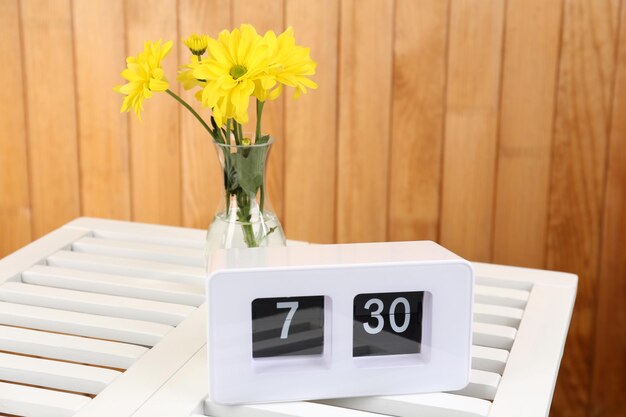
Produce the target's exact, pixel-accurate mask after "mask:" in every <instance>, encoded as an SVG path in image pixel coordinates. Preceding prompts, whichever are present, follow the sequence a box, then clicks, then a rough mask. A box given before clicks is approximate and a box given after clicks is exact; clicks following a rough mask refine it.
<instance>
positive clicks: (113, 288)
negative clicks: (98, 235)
mask: <svg viewBox="0 0 626 417" xmlns="http://www.w3.org/2000/svg"><path fill="white" fill-rule="evenodd" d="M22 281H23V282H26V283H28V284H36V285H45V286H47V287H56V288H66V289H69V290H77V291H84V292H94V293H98V294H110V295H120V296H126V297H134V298H141V299H144V300H154V301H164V302H167V303H176V304H184V305H190V306H194V307H198V306H199V305H200V304H202V303H203V302H204V288H203V287H202V286H198V285H188V284H180V283H178V282H168V281H163V280H156V279H146V278H135V277H128V276H124V275H113V274H104V273H102V272H90V271H81V270H77V269H66V268H56V267H52V266H44V265H35V266H33V267H32V268H30V269H28V270H26V271H24V272H23V273H22Z"/></svg>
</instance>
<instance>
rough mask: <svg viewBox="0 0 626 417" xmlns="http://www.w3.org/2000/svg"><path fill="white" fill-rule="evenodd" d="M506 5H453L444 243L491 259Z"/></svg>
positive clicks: (474, 1) (471, 0)
mask: <svg viewBox="0 0 626 417" xmlns="http://www.w3.org/2000/svg"><path fill="white" fill-rule="evenodd" d="M503 24H504V1H502V0H494V1H482V0H458V1H453V2H452V8H451V13H450V40H449V55H448V84H447V102H446V126H445V145H444V166H443V185H442V189H443V191H442V193H443V195H442V207H441V237H440V238H441V242H442V244H443V245H444V246H446V247H448V248H449V249H451V250H453V251H456V252H457V253H459V254H460V255H462V256H464V257H467V258H469V259H471V260H474V261H488V260H489V259H490V257H491V247H492V222H493V199H494V180H495V168H496V148H497V147H496V145H497V131H498V106H499V95H500V67H501V60H502V32H503Z"/></svg>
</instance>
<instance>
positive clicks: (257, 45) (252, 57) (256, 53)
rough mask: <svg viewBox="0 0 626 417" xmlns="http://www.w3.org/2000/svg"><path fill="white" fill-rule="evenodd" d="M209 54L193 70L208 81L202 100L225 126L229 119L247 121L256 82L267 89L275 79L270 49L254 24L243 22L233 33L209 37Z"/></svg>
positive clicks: (197, 77) (220, 123) (196, 75)
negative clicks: (271, 73) (270, 72)
mask: <svg viewBox="0 0 626 417" xmlns="http://www.w3.org/2000/svg"><path fill="white" fill-rule="evenodd" d="M208 52H209V54H208V57H207V58H206V59H204V60H202V61H201V62H200V63H199V64H198V66H197V67H196V68H195V69H194V70H193V76H194V77H195V78H196V79H200V80H206V86H205V87H204V89H203V91H202V103H203V105H204V106H206V107H210V108H211V109H212V110H213V117H214V118H215V122H216V123H217V124H218V125H219V126H222V125H223V124H224V122H225V121H226V119H230V118H234V119H235V120H236V121H237V122H239V123H242V124H243V123H247V122H248V103H249V98H250V96H251V95H252V93H253V92H254V90H255V82H257V81H258V82H260V83H261V85H262V86H263V87H264V88H265V89H270V88H272V87H273V86H274V85H275V83H276V81H275V79H274V77H273V76H271V75H269V74H268V65H269V64H270V62H269V59H270V50H269V47H268V45H267V43H266V42H265V40H264V39H263V37H262V36H260V35H259V34H257V32H256V30H255V29H254V27H252V26H251V25H246V24H243V25H241V26H240V28H238V29H237V28H235V29H233V31H232V32H229V31H227V30H224V31H222V32H220V34H219V37H218V39H217V40H216V39H213V38H209V40H208Z"/></svg>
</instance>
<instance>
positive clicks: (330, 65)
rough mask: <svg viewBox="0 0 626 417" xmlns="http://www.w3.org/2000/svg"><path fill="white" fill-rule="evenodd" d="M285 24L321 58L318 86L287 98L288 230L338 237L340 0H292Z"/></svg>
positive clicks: (293, 234)
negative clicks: (303, 0) (296, 97)
mask: <svg viewBox="0 0 626 417" xmlns="http://www.w3.org/2000/svg"><path fill="white" fill-rule="evenodd" d="M286 25H287V26H293V28H294V32H295V36H296V40H297V42H298V44H300V45H306V46H307V47H310V48H311V51H312V52H311V54H312V58H313V59H314V60H315V61H316V62H317V63H318V66H317V73H316V75H315V76H313V77H312V78H313V79H314V80H315V81H316V82H317V83H318V85H319V88H318V89H317V90H314V91H310V92H309V94H307V95H304V96H301V97H300V98H299V99H298V100H293V99H292V95H293V93H292V91H291V89H289V91H288V92H287V98H286V103H285V151H286V153H285V220H286V221H285V224H284V226H285V229H286V230H288V231H289V236H290V238H291V239H307V240H309V241H311V242H318V243H332V242H334V240H335V204H336V203H335V192H336V187H335V185H336V183H335V178H336V170H337V158H336V156H337V46H338V45H337V39H338V31H339V3H337V2H336V1H335V0H324V1H318V2H302V1H299V0H288V1H287V3H286Z"/></svg>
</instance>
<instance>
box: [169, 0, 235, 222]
mask: <svg viewBox="0 0 626 417" xmlns="http://www.w3.org/2000/svg"><path fill="white" fill-rule="evenodd" d="M229 27H230V2H229V1H228V0H209V1H206V0H180V1H179V3H178V28H179V31H180V33H179V38H186V37H187V36H189V35H191V34H192V33H206V34H209V35H211V36H212V37H214V38H216V37H217V34H218V33H219V32H220V31H221V30H222V29H227V28H229ZM176 42H178V43H176ZM175 43H176V46H177V49H178V62H179V63H180V65H183V64H185V63H187V62H188V61H189V56H190V52H189V50H188V49H187V48H186V47H184V45H183V44H182V43H181V42H180V40H176V41H175ZM179 91H180V93H181V97H183V98H184V99H185V100H186V101H187V103H189V104H191V105H193V106H194V107H195V109H196V111H198V112H199V113H200V115H201V116H202V117H204V119H205V120H206V121H207V122H208V121H209V119H210V112H209V111H208V110H206V109H204V110H203V109H201V106H200V103H199V102H198V101H197V100H196V99H195V98H194V94H195V92H196V91H197V90H190V91H185V90H184V89H182V88H180V90H179ZM180 144H181V158H182V216H183V221H182V223H183V225H184V226H186V227H195V228H202V229H206V228H208V226H209V223H210V222H211V220H212V219H213V215H214V214H215V209H216V207H217V204H218V201H219V199H220V198H222V195H223V194H224V189H223V183H224V181H223V179H222V172H221V170H220V168H219V162H218V160H217V158H216V152H215V150H214V149H213V139H212V138H211V136H210V135H209V134H208V132H207V131H206V130H205V129H204V128H203V127H202V125H200V123H199V122H198V121H197V120H196V118H195V117H194V116H193V115H192V114H191V113H189V112H188V111H187V110H184V109H181V113H180Z"/></svg>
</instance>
